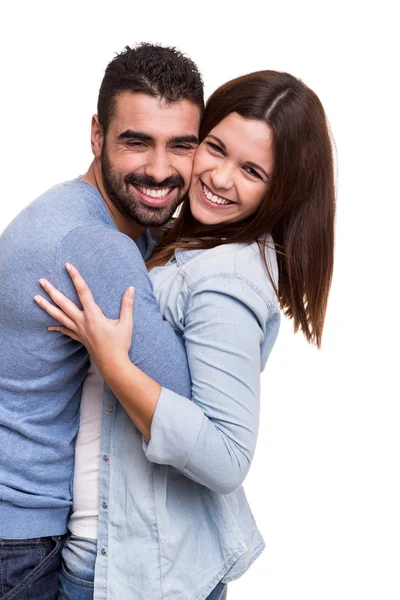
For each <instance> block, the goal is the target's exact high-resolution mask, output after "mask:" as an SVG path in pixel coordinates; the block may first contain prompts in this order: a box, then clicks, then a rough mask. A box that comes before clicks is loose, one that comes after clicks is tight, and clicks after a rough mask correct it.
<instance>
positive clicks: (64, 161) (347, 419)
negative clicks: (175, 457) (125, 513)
mask: <svg viewBox="0 0 400 600" xmlns="http://www.w3.org/2000/svg"><path fill="white" fill-rule="evenodd" d="M0 21H1V26H0V27H1V31H0V39H1V52H0V60H1V70H0V82H1V94H0V100H1V108H0V119H1V121H0V122H1V146H0V148H1V163H0V164H1V192H0V231H1V230H2V229H4V227H5V226H6V225H7V223H8V222H9V221H10V220H11V219H12V218H13V217H14V216H15V215H16V214H17V213H18V212H19V211H20V210H21V209H22V208H23V207H24V206H26V205H27V204H28V203H29V202H30V201H32V200H33V199H34V198H35V197H36V196H37V195H39V194H40V193H41V192H43V191H44V190H46V189H47V188H48V187H50V186H51V185H53V184H55V183H58V182H60V181H63V180H66V179H69V178H73V177H75V176H77V175H78V174H80V173H83V172H84V171H85V170H86V169H87V167H88V164H89V162H90V160H91V151H90V145H89V129H90V120H91V116H92V114H93V113H94V112H95V110H96V101H97V92H98V88H99V85H100V81H101V78H102V75H103V73H104V69H105V67H106V65H107V63H108V62H109V61H110V60H111V59H112V58H113V56H114V53H115V52H119V51H121V50H122V49H123V47H124V46H125V45H126V44H129V45H132V44H134V43H135V42H138V41H151V42H160V43H162V44H165V45H175V46H177V47H178V48H179V49H180V50H182V51H184V52H186V53H187V54H188V55H189V56H190V57H191V58H192V59H194V60H195V62H197V64H198V65H199V68H200V69H201V71H202V73H203V75H204V79H205V84H206V96H208V95H209V94H210V93H211V92H212V91H213V90H214V89H215V88H216V87H217V86H218V85H220V84H221V83H223V82H224V81H226V80H228V79H230V78H232V77H235V76H238V75H240V74H243V73H245V72H250V71H253V70H259V69H276V70H285V71H288V72H290V73H293V74H294V75H296V76H298V77H300V78H301V79H303V80H304V82H305V83H306V84H307V85H309V86H310V87H311V88H313V89H314V90H315V91H316V92H317V94H318V95H319V97H320V98H321V100H322V103H323V104H324V106H325V109H326V112H327V114H328V117H329V120H330V123H331V127H332V131H333V135H334V138H335V142H336V148H337V157H338V210H337V238H336V240H337V245H336V265H335V276H334V282H333V286H332V293H331V297H330V303H329V310H328V315H327V320H326V329H325V337H324V344H323V349H322V351H317V350H316V349H314V348H311V347H309V346H307V344H306V342H305V341H304V340H303V338H302V337H301V335H300V334H298V335H296V336H294V335H293V333H292V325H291V323H290V322H287V321H284V322H283V324H282V328H281V333H280V337H279V339H278V342H277V344H276V346H275V348H274V350H273V353H272V355H271V358H270V360H269V362H268V365H267V368H266V371H265V372H264V374H263V377H262V383H263V397H262V422H261V426H260V435H259V441H258V447H257V452H256V457H255V460H254V463H253V466H252V470H251V472H250V474H249V476H248V478H247V480H246V484H245V488H246V491H247V495H248V498H249V501H250V504H251V507H252V509H253V512H254V514H255V517H256V520H257V523H258V525H259V528H260V529H261V531H262V533H263V535H264V537H265V540H266V543H267V549H266V551H265V552H264V553H263V554H262V555H261V557H260V558H259V559H258V560H257V561H256V562H255V563H254V565H253V566H252V567H251V569H250V570H249V571H248V573H247V574H246V575H245V576H244V577H243V578H242V579H240V580H239V581H237V582H234V583H232V584H231V585H230V586H229V600H239V599H240V600H247V599H253V598H254V599H255V598H260V599H261V598H262V599H264V598H265V599H268V600H297V599H303V598H304V599H307V600H330V599H334V600H338V599H340V600H354V599H358V598H360V599H362V600H370V599H371V600H372V599H377V600H378V599H379V600H381V599H384V600H399V599H400V574H399V568H400V517H399V514H400V493H399V458H400V442H399V421H400V418H399V417H400V409H399V392H398V378H397V377H396V381H395V375H396V373H397V370H398V365H397V362H398V361H397V359H398V352H397V342H398V334H399V329H398V320H399V317H398V311H399V294H398V290H399V288H398V283H397V275H398V258H399V254H398V251H397V235H396V234H397V230H398V218H399V209H398V206H399V200H400V197H399V185H398V176H399V169H398V164H399V158H400V156H399V133H400V132H399V118H398V111H399V86H398V77H399V68H398V58H397V60H396V53H397V54H398V55H399V56H400V51H399V48H396V47H395V39H396V36H398V35H399V34H398V26H397V27H396V19H395V16H394V2H393V3H392V4H391V3H389V2H385V1H382V2H369V1H368V0H365V1H364V2H352V1H348V2H345V3H340V2H338V1H336V2H331V3H329V4H328V3H326V2H323V1H320V2H318V3H317V2H310V1H302V2H293V3H292V2H290V3H289V2H286V3H285V2H279V1H278V2H277V1H276V0H275V2H266V0H263V1H262V2H257V3H256V2H255V0H253V1H250V0H249V1H247V2H242V3H234V2H233V0H232V1H231V2H220V1H218V0H214V1H213V2H202V3H195V2H189V1H188V0H186V1H185V2H180V1H174V0H170V1H169V2H168V0H164V1H163V2H158V3H157V2H154V1H153V2H150V1H148V2H144V1H142V2H137V1H136V2H134V1H133V0H131V1H130V2H121V1H117V0H113V1H111V0H110V1H109V2H107V3H105V2H99V1H97V2H92V1H83V0H82V1H81V2H73V1H72V2H71V1H70V2H64V3H59V2H40V1H35V2H17V1H14V2H13V3H12V4H11V3H10V2H9V3H8V4H7V3H6V2H4V3H2V8H1V14H0ZM27 235H28V232H27ZM396 292H397V293H396ZM194 568H195V565H194ZM143 600H145V599H143ZM146 600H147V599H146ZM149 600H150V599H149Z"/></svg>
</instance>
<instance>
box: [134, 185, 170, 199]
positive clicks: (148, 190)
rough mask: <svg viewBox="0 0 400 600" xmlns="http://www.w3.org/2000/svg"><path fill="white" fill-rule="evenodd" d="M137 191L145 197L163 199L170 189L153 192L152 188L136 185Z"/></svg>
mask: <svg viewBox="0 0 400 600" xmlns="http://www.w3.org/2000/svg"><path fill="white" fill-rule="evenodd" d="M137 189H138V190H139V192H141V193H142V194H144V195H145V196H150V198H165V196H168V194H169V193H170V191H171V190H172V188H163V189H161V190H153V189H152V188H147V187H144V186H143V185H138V186H137Z"/></svg>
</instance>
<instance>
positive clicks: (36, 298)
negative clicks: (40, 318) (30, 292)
mask: <svg viewBox="0 0 400 600" xmlns="http://www.w3.org/2000/svg"><path fill="white" fill-rule="evenodd" d="M33 299H34V300H35V302H37V303H38V304H40V296H35V297H34V298H33Z"/></svg>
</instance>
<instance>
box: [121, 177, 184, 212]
mask: <svg viewBox="0 0 400 600" xmlns="http://www.w3.org/2000/svg"><path fill="white" fill-rule="evenodd" d="M130 185H131V186H132V187H133V188H135V192H136V193H137V194H138V196H139V198H140V200H141V201H142V202H143V204H146V205H147V206H156V207H160V208H161V207H163V206H167V204H168V203H169V201H170V200H171V198H172V196H173V194H174V191H175V189H176V188H175V187H172V188H171V190H170V192H169V193H168V194H167V195H166V196H163V197H161V198H153V197H152V196H148V195H147V194H144V193H143V192H141V191H140V190H139V189H138V188H139V187H141V188H143V187H144V186H142V185H140V186H136V185H134V184H133V183H131V184H130ZM149 189H151V190H154V189H155V188H149Z"/></svg>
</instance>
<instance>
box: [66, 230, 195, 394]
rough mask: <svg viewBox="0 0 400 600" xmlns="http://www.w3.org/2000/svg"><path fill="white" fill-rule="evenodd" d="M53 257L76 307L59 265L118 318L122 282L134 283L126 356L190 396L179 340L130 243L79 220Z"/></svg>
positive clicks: (163, 383)
mask: <svg viewBox="0 0 400 600" xmlns="http://www.w3.org/2000/svg"><path fill="white" fill-rule="evenodd" d="M56 262H57V274H56V280H55V281H54V283H55V285H56V287H58V289H59V290H60V291H61V292H62V293H64V294H65V295H66V296H67V297H68V298H70V299H71V300H73V301H74V302H75V303H76V304H78V306H80V307H81V305H80V302H79V298H78V296H77V294H76V291H75V288H74V286H73V284H72V281H71V279H70V276H69V274H68V272H67V270H66V268H65V263H67V262H69V263H72V264H73V265H74V266H76V267H77V269H78V270H79V271H80V273H81V275H82V276H83V277H84V279H85V281H86V282H87V284H88V286H89V287H90V289H91V291H92V294H93V297H94V300H95V301H96V303H97V304H98V305H99V306H100V308H101V309H102V311H103V312H104V314H105V315H106V317H108V318H110V319H118V317H119V313H120V308H121V298H122V295H123V293H124V292H125V290H126V289H127V288H128V287H130V286H134V287H135V289H136V294H135V308H134V323H135V326H134V332H133V338H132V345H131V349H130V352H129V356H130V359H131V361H132V362H133V363H134V364H135V365H136V366H137V367H138V368H139V369H141V370H142V371H144V373H146V374H147V375H148V376H149V377H151V378H152V379H154V380H155V381H157V382H158V383H159V384H160V385H161V386H164V387H166V388H168V389H170V390H173V391H174V392H176V393H178V394H181V395H183V396H186V397H188V398H190V395H191V391H190V387H191V386H190V375H189V370H188V365H187V358H186V353H185V348H184V344H183V342H182V339H181V338H180V336H178V335H177V334H176V332H175V331H174V329H173V328H172V327H171V325H170V324H169V323H168V322H167V321H165V320H164V319H163V317H162V315H161V313H160V311H159V308H158V304H157V300H156V299H155V297H154V294H153V291H152V286H151V281H150V279H149V277H148V274H147V270H146V265H145V263H144V261H143V259H142V257H141V255H140V252H139V250H138V248H137V246H136V244H135V243H134V242H133V241H132V240H131V239H130V238H128V237H127V236H125V235H123V234H121V233H119V232H118V231H115V230H113V229H111V228H109V227H103V226H98V225H96V226H90V227H87V226H82V227H78V228H76V229H74V230H73V231H71V232H70V233H69V234H68V235H67V236H65V238H64V239H63V241H62V243H61V244H60V247H59V249H58V252H57V261H56Z"/></svg>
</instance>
